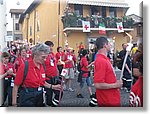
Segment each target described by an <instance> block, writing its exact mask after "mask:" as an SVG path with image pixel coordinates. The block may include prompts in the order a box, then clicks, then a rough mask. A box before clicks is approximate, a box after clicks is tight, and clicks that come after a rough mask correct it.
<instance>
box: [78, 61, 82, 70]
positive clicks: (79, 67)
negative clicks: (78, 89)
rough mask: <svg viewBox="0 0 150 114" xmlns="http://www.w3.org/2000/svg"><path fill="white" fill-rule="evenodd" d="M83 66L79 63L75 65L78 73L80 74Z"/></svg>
mask: <svg viewBox="0 0 150 114" xmlns="http://www.w3.org/2000/svg"><path fill="white" fill-rule="evenodd" d="M82 67H83V66H81V65H80V61H79V62H78V64H77V70H78V71H79V72H81V68H82Z"/></svg>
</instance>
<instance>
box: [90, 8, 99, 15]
mask: <svg viewBox="0 0 150 114" xmlns="http://www.w3.org/2000/svg"><path fill="white" fill-rule="evenodd" d="M98 12H99V11H98V8H97V7H96V6H91V14H92V15H97V13H98Z"/></svg>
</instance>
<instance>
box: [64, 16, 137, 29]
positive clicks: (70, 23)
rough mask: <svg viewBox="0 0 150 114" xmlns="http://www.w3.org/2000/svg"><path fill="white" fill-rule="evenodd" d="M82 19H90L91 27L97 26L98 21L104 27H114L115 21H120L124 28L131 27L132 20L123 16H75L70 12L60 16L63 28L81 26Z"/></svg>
mask: <svg viewBox="0 0 150 114" xmlns="http://www.w3.org/2000/svg"><path fill="white" fill-rule="evenodd" d="M82 20H84V21H90V26H91V27H92V28H98V26H99V23H103V24H104V25H105V27H106V28H116V27H117V25H116V22H122V23H123V27H124V28H132V26H133V23H134V20H133V19H132V18H127V17H126V16H124V17H101V16H96V15H92V16H86V17H83V16H82V15H80V16H76V15H75V14H74V13H70V14H67V15H63V16H62V22H63V25H64V28H66V27H82Z"/></svg>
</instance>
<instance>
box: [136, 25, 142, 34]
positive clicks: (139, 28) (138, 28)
mask: <svg viewBox="0 0 150 114" xmlns="http://www.w3.org/2000/svg"><path fill="white" fill-rule="evenodd" d="M142 28H143V27H142V25H141V24H139V25H138V26H137V35H139V36H142V35H143V29H142Z"/></svg>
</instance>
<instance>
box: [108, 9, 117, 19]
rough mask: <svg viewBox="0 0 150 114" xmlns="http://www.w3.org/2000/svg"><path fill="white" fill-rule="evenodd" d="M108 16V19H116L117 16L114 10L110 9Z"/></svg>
mask: <svg viewBox="0 0 150 114" xmlns="http://www.w3.org/2000/svg"><path fill="white" fill-rule="evenodd" d="M109 16H110V17H116V16H117V14H116V8H112V7H110V8H109Z"/></svg>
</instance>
